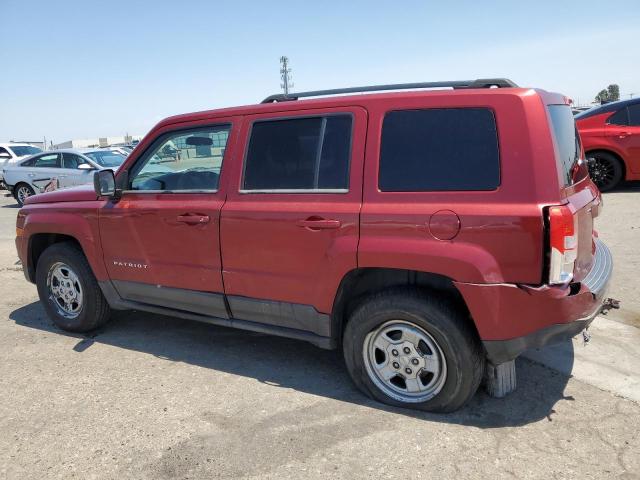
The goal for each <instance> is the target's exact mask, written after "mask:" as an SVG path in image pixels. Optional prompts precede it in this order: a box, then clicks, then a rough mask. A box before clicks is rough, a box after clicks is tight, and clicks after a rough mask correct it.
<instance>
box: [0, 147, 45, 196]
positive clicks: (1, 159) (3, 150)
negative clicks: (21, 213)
mask: <svg viewBox="0 0 640 480" xmlns="http://www.w3.org/2000/svg"><path fill="white" fill-rule="evenodd" d="M40 152H42V150H41V149H39V148H38V147H34V146H33V145H29V144H28V143H0V187H2V186H3V185H4V182H3V178H2V174H1V172H2V169H3V168H4V167H6V166H8V165H11V164H13V163H16V162H18V161H20V160H22V159H23V158H27V157H29V156H31V155H35V154H37V153H40Z"/></svg>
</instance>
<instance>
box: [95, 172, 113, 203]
mask: <svg viewBox="0 0 640 480" xmlns="http://www.w3.org/2000/svg"><path fill="white" fill-rule="evenodd" d="M93 189H94V190H95V192H96V195H98V196H99V197H113V196H114V195H115V193H116V176H115V174H114V173H113V170H98V171H97V172H96V173H94V174H93Z"/></svg>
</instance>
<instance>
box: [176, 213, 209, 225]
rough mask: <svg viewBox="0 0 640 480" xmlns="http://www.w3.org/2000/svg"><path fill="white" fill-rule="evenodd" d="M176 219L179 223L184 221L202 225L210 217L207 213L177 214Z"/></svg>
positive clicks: (207, 221)
mask: <svg viewBox="0 0 640 480" xmlns="http://www.w3.org/2000/svg"><path fill="white" fill-rule="evenodd" d="M177 220H178V221H179V222H181V223H186V224H187V225H202V224H205V223H209V221H210V220H211V217H209V215H192V214H185V215H178V218H177Z"/></svg>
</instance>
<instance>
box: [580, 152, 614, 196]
mask: <svg viewBox="0 0 640 480" xmlns="http://www.w3.org/2000/svg"><path fill="white" fill-rule="evenodd" d="M587 158H588V163H587V165H588V166H589V175H590V176H591V179H592V180H593V182H594V183H595V184H596V185H597V186H598V188H599V189H600V191H602V192H606V191H608V190H611V189H612V188H614V187H615V186H616V185H618V183H620V181H621V180H622V174H623V170H622V165H621V163H620V160H618V159H617V158H616V157H615V156H614V155H612V154H610V153H607V152H590V153H588V154H587Z"/></svg>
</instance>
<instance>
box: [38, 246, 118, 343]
mask: <svg viewBox="0 0 640 480" xmlns="http://www.w3.org/2000/svg"><path fill="white" fill-rule="evenodd" d="M36 283H37V286H38V295H39V296H40V301H41V302H42V304H43V306H44V308H45V310H46V312H47V314H48V315H49V318H51V320H53V322H54V323H55V324H56V325H57V326H58V327H60V328H62V329H63V330H68V331H70V332H88V331H90V330H94V329H96V328H98V327H99V326H101V325H102V324H104V323H106V322H107V321H108V319H109V315H110V309H109V305H108V303H107V301H106V299H105V298H104V295H102V291H101V290H100V286H99V285H98V282H97V281H96V278H95V277H94V275H93V272H92V271H91V267H90V266H89V263H88V262H87V259H86V258H85V256H84V255H83V253H82V252H81V251H80V250H79V249H78V248H77V247H76V246H75V245H74V244H72V243H67V242H64V243H56V244H54V245H52V246H50V247H49V248H47V249H46V250H45V251H44V252H43V253H42V255H41V256H40V259H39V260H38V265H37V268H36Z"/></svg>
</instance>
